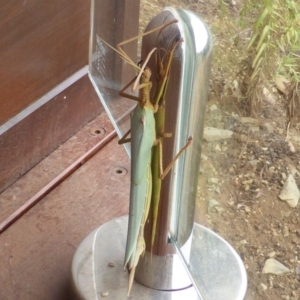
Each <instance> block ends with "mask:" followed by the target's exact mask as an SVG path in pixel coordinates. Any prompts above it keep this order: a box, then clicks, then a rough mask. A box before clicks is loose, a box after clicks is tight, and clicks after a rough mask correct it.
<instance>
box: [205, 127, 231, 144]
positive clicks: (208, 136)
mask: <svg viewBox="0 0 300 300" xmlns="http://www.w3.org/2000/svg"><path fill="white" fill-rule="evenodd" d="M232 134H233V132H232V131H231V130H225V129H218V128H214V127H206V128H204V133H203V138H204V139H205V140H206V141H208V142H212V141H219V140H224V139H229V138H230V137H231V136H232Z"/></svg>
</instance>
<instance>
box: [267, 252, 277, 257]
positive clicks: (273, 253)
mask: <svg viewBox="0 0 300 300" xmlns="http://www.w3.org/2000/svg"><path fill="white" fill-rule="evenodd" d="M275 255H276V252H275V251H272V252H270V253H268V257H270V258H271V257H275Z"/></svg>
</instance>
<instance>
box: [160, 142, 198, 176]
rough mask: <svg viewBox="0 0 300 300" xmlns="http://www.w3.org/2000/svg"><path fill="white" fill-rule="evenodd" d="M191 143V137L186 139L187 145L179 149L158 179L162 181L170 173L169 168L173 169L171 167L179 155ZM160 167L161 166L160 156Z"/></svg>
mask: <svg viewBox="0 0 300 300" xmlns="http://www.w3.org/2000/svg"><path fill="white" fill-rule="evenodd" d="M192 141H193V138H192V137H189V138H188V141H187V143H186V144H185V145H184V146H183V147H182V148H181V149H180V151H179V152H178V153H177V154H176V156H175V157H174V158H173V159H172V161H171V162H170V164H169V165H168V166H167V168H166V169H165V170H164V171H163V172H162V173H161V175H160V178H161V179H164V178H165V177H166V175H167V174H168V173H169V172H170V170H171V168H172V167H173V165H174V164H175V162H176V160H177V159H178V158H179V157H180V155H181V154H183V152H184V151H185V150H186V149H187V148H188V147H189V146H190V145H191V143H192ZM161 165H162V156H161Z"/></svg>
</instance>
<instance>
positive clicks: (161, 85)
mask: <svg viewBox="0 0 300 300" xmlns="http://www.w3.org/2000/svg"><path fill="white" fill-rule="evenodd" d="M182 41H183V39H179V40H178V41H177V42H176V43H174V45H173V47H172V49H171V50H170V53H169V56H168V59H167V64H166V66H165V69H164V71H163V72H162V70H161V68H162V67H161V64H160V65H159V66H158V69H159V70H158V72H159V77H160V78H159V81H158V87H157V90H156V94H155V96H154V98H153V105H154V106H155V105H157V104H158V102H159V101H160V99H161V97H162V95H163V93H165V87H166V85H167V81H168V78H169V71H170V67H171V62H172V58H173V55H174V51H175V49H176V47H177V45H178V44H179V43H181V42H182Z"/></svg>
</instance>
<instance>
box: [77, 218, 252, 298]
mask: <svg viewBox="0 0 300 300" xmlns="http://www.w3.org/2000/svg"><path fill="white" fill-rule="evenodd" d="M127 223H128V216H124V217H120V218H117V219H113V220H111V221H109V222H107V223H105V224H104V225H102V226H100V227H99V228H97V229H95V230H94V231H92V232H91V233H90V234H89V235H88V236H87V237H86V238H85V239H84V240H83V241H82V242H81V244H80V245H79V246H78V248H77V250H76V252H75V254H74V257H73V261H72V268H71V281H72V294H73V295H72V297H73V298H72V299H84V300H96V299H101V298H102V297H105V296H106V298H107V299H116V300H119V299H120V300H121V299H122V300H123V299H124V300H125V299H145V300H148V299H149V300H150V299H153V300H154V299H155V300H181V299H189V300H199V299H200V298H199V297H198V295H197V292H196V290H195V288H194V287H193V286H192V287H189V288H186V289H182V290H176V291H160V290H154V289H150V288H147V287H145V286H143V285H141V284H139V283H138V282H136V281H135V282H134V284H133V287H132V291H131V295H130V297H129V298H127V288H128V272H127V271H126V270H124V268H123V262H124V253H125V246H126V235H127ZM189 268H190V269H191V270H192V273H193V275H194V280H195V281H196V282H197V285H198V286H201V294H202V296H203V299H205V300H216V299H222V300H242V299H243V297H244V295H245V292H246V286H247V284H246V273H245V270H244V267H243V265H242V262H241V260H240V258H239V256H238V255H237V254H236V252H235V251H234V250H233V248H232V247H231V246H230V245H229V244H228V243H227V242H226V241H224V240H223V239H222V238H220V237H219V236H218V235H216V234H215V233H214V232H212V231H211V230H209V229H207V228H205V227H203V226H200V225H198V224H195V226H194V230H193V242H192V250H191V257H190V266H189ZM178 275H180V274H178Z"/></svg>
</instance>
